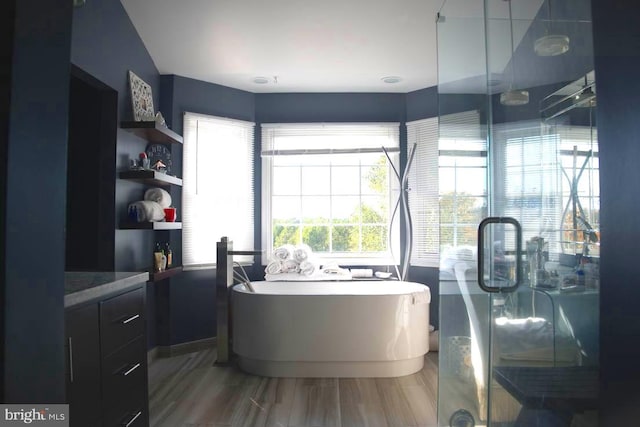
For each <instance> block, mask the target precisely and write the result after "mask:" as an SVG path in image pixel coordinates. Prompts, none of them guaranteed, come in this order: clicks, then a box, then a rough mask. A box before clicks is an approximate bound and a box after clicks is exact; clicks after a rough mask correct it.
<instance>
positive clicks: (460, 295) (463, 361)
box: [437, 0, 491, 426]
mask: <svg viewBox="0 0 640 427" xmlns="http://www.w3.org/2000/svg"><path fill="white" fill-rule="evenodd" d="M437 22H438V23H437V30H438V73H439V83H438V100H439V112H440V114H439V152H440V155H439V187H440V346H439V352H440V353H439V360H440V371H439V383H438V425H440V426H449V425H455V426H466V425H482V424H483V423H484V422H485V421H486V420H487V415H488V393H487V384H488V371H487V367H488V364H487V361H488V359H487V356H488V345H489V325H490V307H491V298H490V296H489V294H487V293H484V292H482V290H481V289H480V287H479V286H478V281H477V276H478V270H477V227H478V223H479V222H480V221H481V220H482V219H483V218H484V217H486V216H487V209H488V203H487V177H488V174H487V138H486V135H487V132H486V112H487V96H486V90H487V78H486V74H487V70H486V67H487V55H486V50H485V41H484V40H485V21H484V4H483V2H482V1H476V2H469V1H468V0H447V1H446V2H445V4H444V5H443V7H442V9H441V11H440V14H439V17H438V21H437ZM483 123H484V124H483ZM471 422H473V423H474V424H471Z"/></svg>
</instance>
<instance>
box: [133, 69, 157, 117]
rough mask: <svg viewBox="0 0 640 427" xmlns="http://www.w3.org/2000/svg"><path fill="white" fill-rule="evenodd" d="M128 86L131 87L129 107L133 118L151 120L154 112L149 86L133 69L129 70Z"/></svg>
mask: <svg viewBox="0 0 640 427" xmlns="http://www.w3.org/2000/svg"><path fill="white" fill-rule="evenodd" d="M129 87H130V89H131V109H132V110H133V120H135V121H136V122H140V121H153V120H154V119H155V113H154V111H153V94H152V93H151V86H149V85H148V84H147V83H145V81H144V80H142V79H141V78H140V77H138V76H137V75H136V74H135V73H134V72H133V71H129Z"/></svg>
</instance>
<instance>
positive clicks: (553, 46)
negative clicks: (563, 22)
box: [533, 0, 570, 56]
mask: <svg viewBox="0 0 640 427" xmlns="http://www.w3.org/2000/svg"><path fill="white" fill-rule="evenodd" d="M546 1H547V19H548V20H549V23H548V24H547V25H546V28H545V35H544V36H542V37H540V38H538V39H537V40H536V41H535V42H534V44H533V50H534V51H535V52H536V55H538V56H558V55H562V54H564V53H567V52H568V51H569V46H570V40H569V36H567V35H564V34H549V32H550V31H549V28H550V27H551V23H552V22H553V19H552V18H551V0H546Z"/></svg>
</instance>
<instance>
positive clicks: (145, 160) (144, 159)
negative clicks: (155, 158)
mask: <svg viewBox="0 0 640 427" xmlns="http://www.w3.org/2000/svg"><path fill="white" fill-rule="evenodd" d="M138 157H140V167H141V168H142V169H149V166H150V164H151V161H150V160H149V156H147V153H145V152H144V151H143V152H142V153H140V154H139V155H138Z"/></svg>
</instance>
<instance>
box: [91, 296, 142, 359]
mask: <svg viewBox="0 0 640 427" xmlns="http://www.w3.org/2000/svg"><path fill="white" fill-rule="evenodd" d="M144 327H145V325H144V289H142V288H140V289H136V290H134V291H130V292H127V293H125V294H122V295H118V296H116V297H113V298H110V299H108V300H105V301H102V302H101V303H100V336H101V344H102V355H103V356H106V355H109V354H111V353H113V352H114V351H115V350H117V349H118V348H120V347H122V346H123V345H125V344H126V343H128V342H129V341H131V340H132V339H134V338H135V337H137V336H138V335H142V334H143V333H144Z"/></svg>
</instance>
